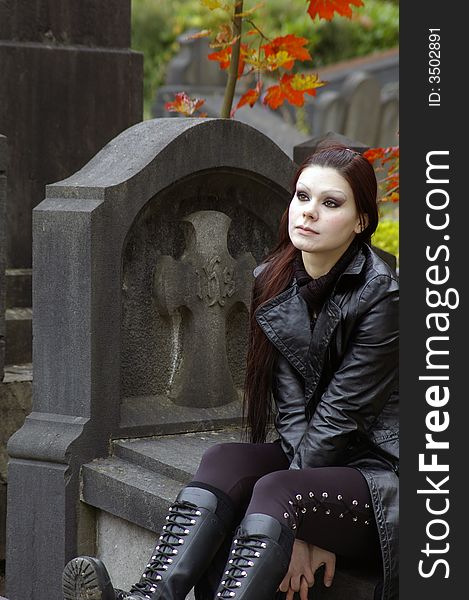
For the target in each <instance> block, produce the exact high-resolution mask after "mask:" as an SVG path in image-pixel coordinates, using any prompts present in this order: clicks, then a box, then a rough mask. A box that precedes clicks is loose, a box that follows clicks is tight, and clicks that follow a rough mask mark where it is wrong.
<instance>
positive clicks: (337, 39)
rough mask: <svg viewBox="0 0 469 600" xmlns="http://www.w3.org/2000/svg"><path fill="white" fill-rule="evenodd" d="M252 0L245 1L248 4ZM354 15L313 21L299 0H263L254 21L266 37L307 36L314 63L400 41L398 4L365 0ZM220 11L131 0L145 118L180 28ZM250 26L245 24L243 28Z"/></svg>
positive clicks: (194, 0) (192, 2) (188, 0)
mask: <svg viewBox="0 0 469 600" xmlns="http://www.w3.org/2000/svg"><path fill="white" fill-rule="evenodd" d="M254 4H255V2H250V3H246V8H250V7H251V6H254ZM364 4H365V5H364V6H363V7H361V8H359V9H354V10H353V14H354V17H353V19H352V20H350V19H345V18H343V17H335V18H334V19H333V20H332V21H324V20H322V21H321V20H317V19H316V20H315V21H312V20H311V19H310V18H309V17H308V15H307V14H306V8H307V4H306V2H303V1H295V2H285V0H265V4H264V6H263V7H262V8H260V9H258V10H257V11H256V13H255V22H256V25H258V26H259V27H260V28H261V30H262V31H263V32H264V33H265V34H266V35H268V36H269V37H276V36H278V35H286V34H288V33H293V34H296V35H299V36H302V37H305V38H307V39H308V40H310V43H309V51H310V53H311V55H312V57H313V63H312V64H309V65H305V67H306V68H308V69H311V70H314V69H316V68H317V67H320V66H323V65H327V64H331V63H334V62H337V61H340V60H345V59H348V58H354V57H356V56H363V55H366V54H370V53H372V52H374V51H378V50H383V49H386V48H391V47H394V46H397V45H398V43H399V6H398V3H397V2H395V1H390V0H364ZM225 19H226V15H225V13H223V12H222V11H219V10H216V11H210V10H208V9H207V8H205V7H204V6H202V5H201V4H200V3H199V0H132V48H133V49H134V50H137V51H139V52H143V54H144V57H145V58H144V100H145V118H148V117H149V111H150V105H151V101H152V99H153V96H154V95H155V92H156V90H157V88H158V87H159V86H160V85H162V84H163V83H164V78H165V72H166V67H167V64H168V62H169V60H170V59H171V57H172V56H174V54H176V52H177V51H178V46H179V45H178V43H177V37H178V36H179V35H180V34H181V33H183V32H184V31H186V30H188V29H191V28H196V29H216V27H217V25H218V24H219V23H221V22H223V21H225ZM249 28H250V25H249V23H245V24H244V31H247V30H248V29H249Z"/></svg>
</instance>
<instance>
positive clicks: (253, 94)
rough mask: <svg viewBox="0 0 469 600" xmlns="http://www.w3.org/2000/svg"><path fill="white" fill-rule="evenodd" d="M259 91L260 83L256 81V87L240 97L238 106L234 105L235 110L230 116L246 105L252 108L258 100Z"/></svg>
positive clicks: (260, 88)
mask: <svg viewBox="0 0 469 600" xmlns="http://www.w3.org/2000/svg"><path fill="white" fill-rule="evenodd" d="M261 90H262V81H258V82H257V85H256V87H255V88H254V89H253V90H248V91H247V92H245V93H244V94H243V95H242V96H241V98H240V100H239V102H238V104H237V105H236V108H235V109H234V110H232V111H231V116H233V115H234V114H235V112H236V111H237V110H238V109H239V108H241V107H242V106H245V105H246V104H249V106H250V107H251V108H252V107H253V106H254V104H255V103H256V102H257V101H258V100H259V96H260V94H261Z"/></svg>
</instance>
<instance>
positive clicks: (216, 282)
mask: <svg viewBox="0 0 469 600" xmlns="http://www.w3.org/2000/svg"><path fill="white" fill-rule="evenodd" d="M183 221H185V222H186V223H188V224H189V226H190V228H186V230H185V232H186V249H185V250H184V254H183V255H182V257H181V259H180V260H179V261H176V260H174V258H173V257H172V256H161V257H160V259H159V261H158V264H157V267H156V269H155V277H154V295H155V300H156V302H157V307H158V310H159V311H160V313H161V314H162V315H165V316H170V317H175V318H176V319H177V329H178V332H181V333H180V335H181V337H183V338H184V340H185V349H184V363H185V364H184V368H179V369H176V368H175V369H174V371H175V372H174V376H173V377H171V381H170V392H169V397H170V399H171V400H172V401H173V402H175V403H176V404H182V405H184V406H195V407H207V406H220V405H224V404H229V403H230V402H234V401H235V400H237V398H238V392H237V390H236V387H235V385H234V382H233V378H232V376H231V373H230V367H229V364H228V356H227V344H226V341H227V340H226V323H227V321H228V318H229V316H230V313H231V312H232V311H233V309H234V308H235V307H236V305H237V304H242V305H243V307H244V310H245V311H246V312H249V306H250V300H251V288H252V272H253V270H254V268H255V266H256V261H255V259H254V257H253V256H252V254H247V253H245V254H243V255H241V256H240V257H239V258H238V259H237V260H235V259H233V257H232V256H231V255H230V253H229V252H228V249H227V236H228V230H229V227H230V224H231V219H230V218H229V217H228V216H227V215H226V214H224V213H221V212H218V211H214V210H208V211H207V210H205V211H198V212H195V213H192V214H191V215H189V216H187V217H185V218H184V219H183ZM181 330H182V331H181ZM202 340H203V343H201V341H202ZM183 343H184V342H183Z"/></svg>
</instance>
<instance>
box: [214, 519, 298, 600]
mask: <svg viewBox="0 0 469 600" xmlns="http://www.w3.org/2000/svg"><path fill="white" fill-rule="evenodd" d="M294 539H295V536H294V533H293V531H292V530H291V529H289V528H287V527H285V526H284V525H282V524H281V523H280V522H279V521H278V520H277V519H275V518H273V517H270V516H268V515H263V514H251V515H248V516H247V517H245V518H244V519H243V521H242V522H241V524H240V526H239V528H238V531H237V532H236V538H235V540H234V541H233V544H232V546H231V554H230V559H229V560H228V562H227V564H226V567H225V572H224V575H223V580H222V582H221V584H220V586H219V588H218V590H217V594H216V598H235V599H236V600H272V598H273V597H274V595H275V592H276V591H277V588H278V586H279V584H280V582H281V581H282V579H283V577H284V575H285V573H286V572H287V569H288V565H289V563H290V557H291V552H292V548H293V542H294Z"/></svg>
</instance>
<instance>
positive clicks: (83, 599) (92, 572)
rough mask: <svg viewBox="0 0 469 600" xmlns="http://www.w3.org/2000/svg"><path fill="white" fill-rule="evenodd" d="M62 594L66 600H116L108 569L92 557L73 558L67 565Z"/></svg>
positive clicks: (64, 572) (63, 575)
mask: <svg viewBox="0 0 469 600" xmlns="http://www.w3.org/2000/svg"><path fill="white" fill-rule="evenodd" d="M62 592H63V597H64V600H115V594H114V588H113V587H112V584H111V580H110V577H109V574H108V572H107V570H106V567H105V566H104V564H103V563H102V562H101V561H98V560H97V559H95V558H92V557H91V556H80V557H78V558H73V559H72V560H71V561H70V562H68V563H67V564H66V565H65V568H64V570H63V574H62Z"/></svg>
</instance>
